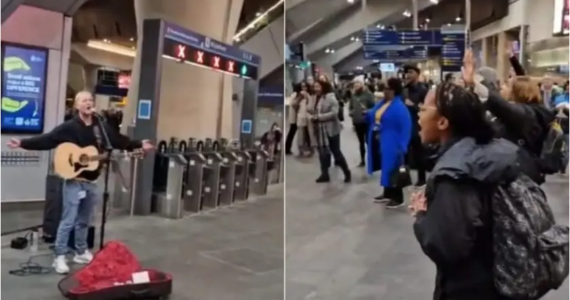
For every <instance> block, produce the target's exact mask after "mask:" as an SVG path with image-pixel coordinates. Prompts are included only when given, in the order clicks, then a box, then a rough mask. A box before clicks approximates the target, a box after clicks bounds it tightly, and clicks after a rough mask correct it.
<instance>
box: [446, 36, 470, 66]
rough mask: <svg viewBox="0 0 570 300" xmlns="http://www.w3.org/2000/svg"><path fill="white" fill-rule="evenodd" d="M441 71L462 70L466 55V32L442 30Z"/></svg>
mask: <svg viewBox="0 0 570 300" xmlns="http://www.w3.org/2000/svg"><path fill="white" fill-rule="evenodd" d="M441 36H442V45H441V71H442V72H460V71H461V67H462V66H463V56H464V55H465V32H458V31H450V32H445V31H442V33H441Z"/></svg>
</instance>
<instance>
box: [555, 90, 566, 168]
mask: <svg viewBox="0 0 570 300" xmlns="http://www.w3.org/2000/svg"><path fill="white" fill-rule="evenodd" d="M554 104H555V105H556V110H557V111H558V123H559V124H560V127H561V129H562V132H563V133H564V165H563V166H562V168H561V170H560V173H561V174H567V169H568V161H569V160H570V138H569V135H568V125H569V124H568V108H570V101H569V97H568V81H566V83H564V90H563V94H561V95H559V96H558V97H556V99H555V100H554Z"/></svg>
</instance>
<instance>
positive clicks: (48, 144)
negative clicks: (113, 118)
mask: <svg viewBox="0 0 570 300" xmlns="http://www.w3.org/2000/svg"><path fill="white" fill-rule="evenodd" d="M98 125H99V122H98V120H97V119H94V120H93V123H92V124H91V125H89V126H87V125H85V123H84V122H83V121H82V120H81V119H79V117H74V118H72V119H70V120H68V121H66V122H64V123H62V124H60V125H58V126H57V127H55V128H54V129H53V130H52V131H50V132H48V133H44V134H42V135H38V136H35V137H31V138H28V139H23V140H22V141H21V147H22V148H23V149H26V150H51V149H54V148H56V147H57V146H59V145H60V144H62V143H73V144H76V145H77V146H79V147H87V146H95V147H97V148H99V149H100V150H102V149H101V148H104V147H105V137H104V136H103V132H100V133H99V134H100V135H101V136H100V139H101V144H102V145H98V139H97V137H96V135H95V129H94V128H95V126H98ZM104 126H105V127H104V128H105V131H106V132H107V134H108V137H109V141H110V142H111V146H112V147H113V148H114V149H119V150H133V149H137V148H141V147H142V143H141V142H140V141H133V140H131V139H129V138H128V137H126V136H124V135H122V134H120V133H119V132H118V131H116V130H114V129H112V128H111V127H110V126H109V125H108V124H104ZM99 174H100V170H95V171H84V172H81V174H79V176H78V177H79V178H83V179H86V180H89V181H94V180H96V179H97V177H99Z"/></svg>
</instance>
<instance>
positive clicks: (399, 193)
mask: <svg viewBox="0 0 570 300" xmlns="http://www.w3.org/2000/svg"><path fill="white" fill-rule="evenodd" d="M384 197H386V198H388V199H390V200H394V201H396V202H398V203H404V190H403V189H402V188H394V187H385V188H384Z"/></svg>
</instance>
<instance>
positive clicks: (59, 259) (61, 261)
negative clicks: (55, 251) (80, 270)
mask: <svg viewBox="0 0 570 300" xmlns="http://www.w3.org/2000/svg"><path fill="white" fill-rule="evenodd" d="M52 267H53V268H54V269H55V272H56V273H58V274H67V273H69V266H68V265H67V261H66V259H65V255H58V256H56V257H55V259H54V260H53V264H52Z"/></svg>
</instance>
